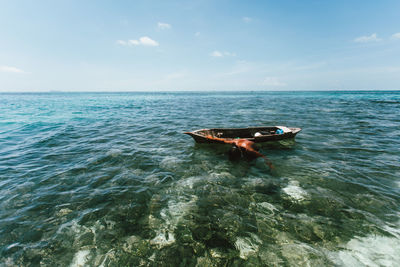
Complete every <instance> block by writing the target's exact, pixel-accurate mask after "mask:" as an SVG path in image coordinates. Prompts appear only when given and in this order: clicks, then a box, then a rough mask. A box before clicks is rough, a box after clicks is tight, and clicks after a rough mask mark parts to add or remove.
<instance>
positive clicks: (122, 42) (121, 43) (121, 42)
mask: <svg viewBox="0 0 400 267" xmlns="http://www.w3.org/2000/svg"><path fill="white" fill-rule="evenodd" d="M117 44H119V45H128V42H126V41H124V40H117Z"/></svg>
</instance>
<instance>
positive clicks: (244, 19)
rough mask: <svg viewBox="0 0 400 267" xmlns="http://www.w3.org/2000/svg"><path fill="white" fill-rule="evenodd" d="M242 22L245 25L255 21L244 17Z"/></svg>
mask: <svg viewBox="0 0 400 267" xmlns="http://www.w3.org/2000/svg"><path fill="white" fill-rule="evenodd" d="M242 20H243V21H244V22H245V23H250V22H252V21H253V19H252V18H249V17H243V18H242Z"/></svg>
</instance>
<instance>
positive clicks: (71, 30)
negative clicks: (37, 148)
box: [0, 0, 400, 92]
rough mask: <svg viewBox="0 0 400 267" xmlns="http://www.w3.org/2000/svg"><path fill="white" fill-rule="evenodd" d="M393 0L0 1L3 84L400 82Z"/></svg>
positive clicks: (125, 87)
mask: <svg viewBox="0 0 400 267" xmlns="http://www.w3.org/2000/svg"><path fill="white" fill-rule="evenodd" d="M399 11H400V1H398V0H381V1H369V0H364V1H357V0H355V1H350V0H335V1H328V0H326V1H322V0H319V1H311V0H309V1H306V0H305V1H285V0H283V1H267V0H264V1H256V0H254V1H244V0H243V1H228V0H202V1H200V0H195V1H174V0H171V1H165V0H164V1H150V0H147V1H122V0H121V1H116V0H114V1H112V0H96V1H94V0H85V1H75V0H65V1H64V0H49V1H44V0H36V1H35V0H29V1H28V0H25V1H23V0H0V91H2V92H19V91H23V92H31V91H32V92H35V91H182V90H185V91H190V90H196V91H199V90H207V91H210V90H211V91H212V90H219V91H222V90H241V91H243V90H267V91H277V90H400V15H399V14H400V13H399Z"/></svg>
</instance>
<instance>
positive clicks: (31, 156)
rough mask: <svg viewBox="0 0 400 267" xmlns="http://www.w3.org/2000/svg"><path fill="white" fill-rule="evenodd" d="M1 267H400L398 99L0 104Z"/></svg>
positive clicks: (362, 94)
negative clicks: (244, 144) (244, 130)
mask: <svg viewBox="0 0 400 267" xmlns="http://www.w3.org/2000/svg"><path fill="white" fill-rule="evenodd" d="M275 125H279V126H280V125H282V126H288V127H300V128H302V131H301V132H300V133H299V134H298V135H297V136H296V138H295V139H291V140H284V141H279V142H271V143H265V144H262V145H260V146H259V149H260V150H259V151H260V152H261V153H262V154H264V155H265V156H267V157H268V159H269V160H270V161H271V162H272V164H273V166H274V168H273V169H270V168H269V167H268V165H267V164H265V162H264V161H263V160H262V159H260V158H259V159H257V160H253V161H248V160H245V159H243V160H239V161H230V160H229V158H228V154H227V153H228V151H229V149H230V146H229V145H221V144H197V143H195V142H194V140H193V139H192V138H191V137H190V136H188V135H185V134H183V133H184V132H186V131H193V130H196V129H203V128H213V127H214V128H218V127H227V128H234V127H249V126H275ZM0 266H400V91H339V92H335V91H329V92H314V91H313V92H258V91H248V92H129V93H89V92H86V93H62V92H52V93H1V94H0Z"/></svg>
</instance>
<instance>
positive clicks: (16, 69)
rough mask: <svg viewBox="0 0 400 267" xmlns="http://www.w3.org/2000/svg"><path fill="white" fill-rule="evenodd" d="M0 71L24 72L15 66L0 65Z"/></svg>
mask: <svg viewBox="0 0 400 267" xmlns="http://www.w3.org/2000/svg"><path fill="white" fill-rule="evenodd" d="M0 72H11V73H26V72H25V71H23V70H21V69H18V68H16V67H10V66H0Z"/></svg>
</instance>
